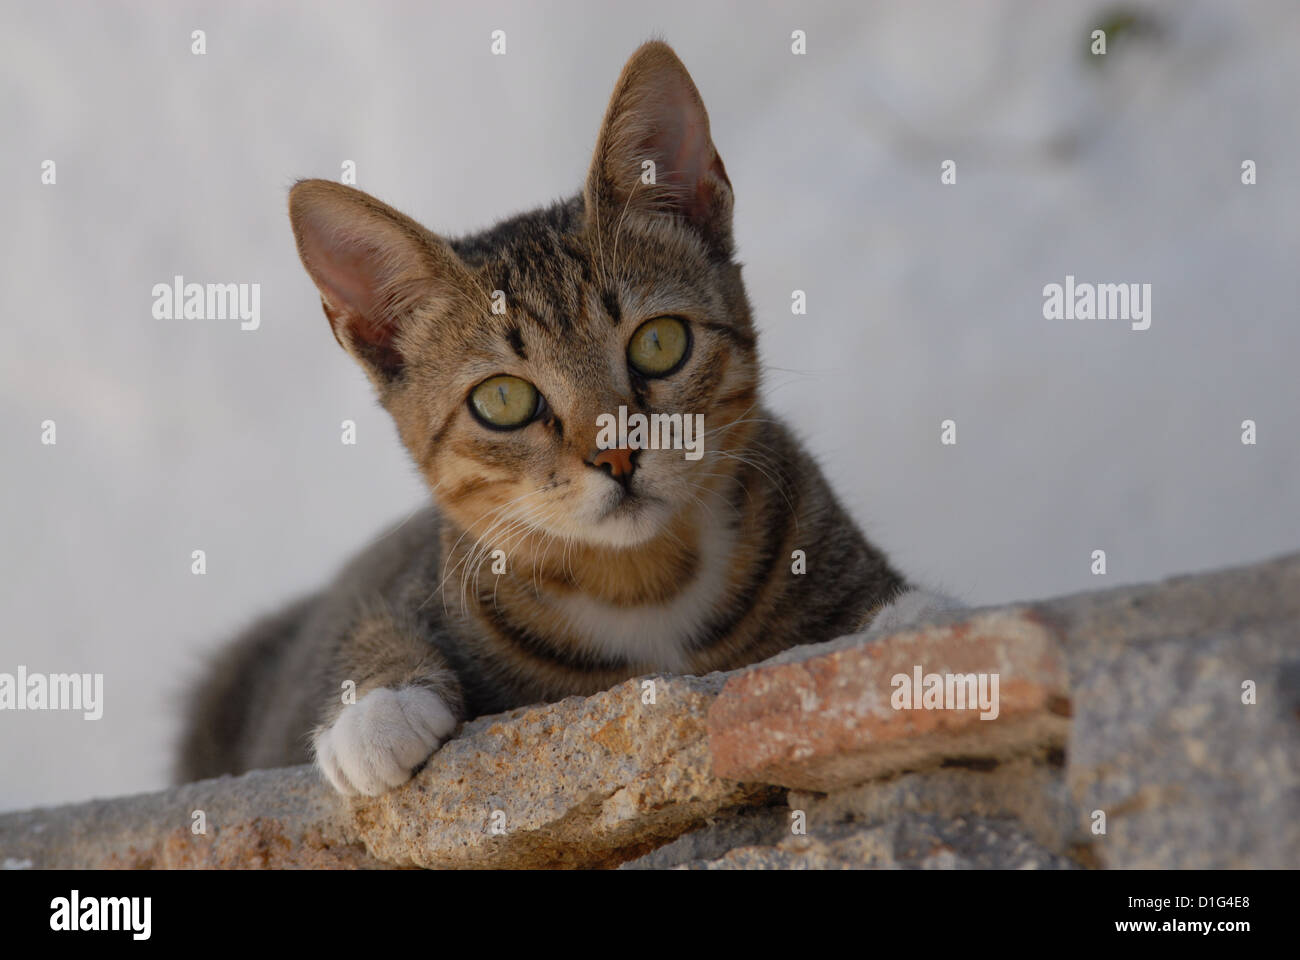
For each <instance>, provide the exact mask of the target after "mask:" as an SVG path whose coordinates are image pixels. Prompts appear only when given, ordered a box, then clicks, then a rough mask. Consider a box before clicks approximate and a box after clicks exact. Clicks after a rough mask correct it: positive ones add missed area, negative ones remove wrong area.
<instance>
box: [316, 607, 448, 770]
mask: <svg viewBox="0 0 1300 960" xmlns="http://www.w3.org/2000/svg"><path fill="white" fill-rule="evenodd" d="M335 679H337V680H338V683H337V684H335V687H334V689H336V690H340V691H342V689H343V687H344V685H345V682H346V681H347V680H351V681H353V683H355V685H356V686H355V702H345V701H344V699H343V697H342V696H341V695H340V696H339V697H338V698H337V702H335V703H333V704H331V705H330V707H329V708H327V710H326V712H325V718H324V722H322V723H321V724H320V725H319V726H318V727H317V728H316V730H315V731H314V732H313V734H312V746H313V752H314V754H315V757H316V764H317V766H319V767H320V769H321V772H322V773H324V775H325V777H326V778H327V779H328V780H329V782H330V783H331V784H333V786H334V789H336V790H338V791H339V793H343V794H357V793H363V794H367V795H369V796H375V795H377V794H380V793H383V792H384V791H386V790H391V789H392V788H393V787H397V786H400V785H401V784H403V783H405V782H406V781H407V780H409V779H410V778H411V776H412V774H413V773H414V772H415V770H416V769H418V768H419V766H420V765H421V764H423V763H424V761H425V760H427V759H428V757H429V755H430V754H431V753H433V752H434V751H435V750H437V749H438V747H440V746H442V744H443V742H444V741H445V740H446V739H447V738H448V737H449V736H450V735H451V733H452V731H454V730H455V729H456V727H457V725H458V724H459V723H460V721H461V720H463V719H464V715H463V714H464V707H463V698H462V696H461V690H460V683H459V681H458V680H457V678H456V675H455V673H453V672H452V670H451V669H450V667H449V666H448V665H447V662H446V661H445V660H444V659H443V657H442V655H441V654H439V653H438V651H437V650H436V649H434V647H433V646H432V644H430V643H429V641H428V639H427V638H425V637H423V636H421V634H420V632H419V630H418V629H416V628H415V627H414V626H413V625H412V624H410V623H407V622H403V621H402V620H401V619H400V618H398V617H395V616H394V615H393V614H392V613H391V612H389V611H387V610H386V609H384V608H383V607H376V608H374V609H372V610H371V611H369V612H368V613H366V614H365V615H363V616H362V617H361V618H360V619H359V620H358V621H357V622H356V623H355V624H354V626H353V627H352V629H351V630H350V631H349V632H348V635H347V636H346V637H345V638H344V640H343V642H342V643H341V645H340V647H339V656H338V660H337V664H336V670H335Z"/></svg>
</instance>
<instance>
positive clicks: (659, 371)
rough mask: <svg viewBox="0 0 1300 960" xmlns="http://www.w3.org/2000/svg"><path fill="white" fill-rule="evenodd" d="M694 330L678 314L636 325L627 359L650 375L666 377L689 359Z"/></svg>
mask: <svg viewBox="0 0 1300 960" xmlns="http://www.w3.org/2000/svg"><path fill="white" fill-rule="evenodd" d="M690 349H691V332H690V330H688V329H687V328H686V324H685V323H683V322H682V321H681V320H678V319H677V318H676V317H655V318H654V319H653V320H647V321H646V322H645V323H643V324H641V326H639V327H637V328H636V333H634V334H632V342H631V343H629V344H628V345H627V362H628V363H630V364H632V368H633V369H634V370H636V371H637V373H640V374H642V375H643V376H647V377H666V376H667V375H668V374H670V373H672V372H673V371H674V370H676V369H677V368H678V367H680V366H681V365H682V363H683V362H684V361H685V360H686V354H687V353H688V352H689V351H690Z"/></svg>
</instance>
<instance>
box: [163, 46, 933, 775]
mask: <svg viewBox="0 0 1300 960" xmlns="http://www.w3.org/2000/svg"><path fill="white" fill-rule="evenodd" d="M647 161H650V162H651V163H652V164H653V167H652V170H653V172H654V175H653V176H652V177H651V178H649V180H647V179H646V178H645V177H644V172H645V170H646V169H647V168H646V162H647ZM731 203H732V200H731V187H730V183H729V182H728V180H727V177H726V173H725V170H724V169H723V167H722V163H721V160H720V159H719V158H718V156H717V153H716V151H715V150H714V148H713V144H712V141H711V139H710V137H709V133H708V119H707V115H706V114H705V112H704V108H703V105H702V103H701V102H700V100H699V96H698V93H696V91H695V88H694V85H693V84H692V83H691V80H690V78H689V76H688V75H687V74H686V71H685V68H683V67H682V66H681V64H680V62H679V61H678V60H677V58H676V57H675V56H674V55H673V53H672V52H671V51H670V50H669V49H668V48H667V47H666V46H665V45H663V44H658V43H652V44H647V45H646V46H644V47H643V48H641V50H639V51H638V52H637V53H636V54H635V55H634V56H633V58H632V59H631V60H630V61H629V63H628V66H627V67H626V68H625V70H624V72H623V76H622V77H621V78H620V80H619V83H618V85H617V87H616V89H615V92H614V96H613V98H612V99H611V101H610V106H609V111H608V113H607V115H606V120H605V125H604V127H603V128H602V132H601V136H600V138H599V141H598V143H597V147H596V154H595V157H594V159H593V164H592V169H591V172H590V173H589V175H588V179H587V185H586V189H585V190H584V192H583V193H582V194H581V195H580V196H578V197H575V198H573V199H572V200H570V201H567V202H564V203H560V204H556V205H554V206H552V207H551V208H549V209H545V210H541V211H537V212H534V213H531V214H526V215H523V216H520V217H515V218H513V219H511V220H509V221H506V222H505V223H503V224H500V225H498V226H497V227H495V228H493V229H491V230H489V231H486V232H484V233H482V234H478V235H476V236H473V237H468V238H465V239H462V240H455V241H445V240H442V239H440V238H438V237H436V236H435V235H433V234H431V233H429V232H428V231H427V230H425V229H424V228H423V227H421V226H419V225H418V224H416V223H415V222H414V221H412V220H410V219H409V218H406V217H404V216H402V215H401V214H399V213H397V212H396V211H394V210H392V209H391V208H388V207H386V206H384V205H383V204H381V203H379V202H378V201H376V200H374V199H373V198H371V197H368V196H366V195H365V194H362V193H360V192H359V191H356V190H351V189H350V188H347V187H342V186H339V185H337V184H332V183H328V182H324V181H304V182H303V183H300V184H299V185H298V186H297V187H295V188H294V191H293V192H292V194H291V197H290V214H291V218H292V220H293V224H294V229H295V233H296V235H297V238H298V245H299V252H300V254H301V255H302V258H303V262H304V265H305V266H306V267H307V270H308V272H309V273H310V274H311V275H312V277H313V279H314V280H315V281H316V283H317V286H318V287H319V288H320V291H321V296H322V303H323V305H324V307H325V312H326V315H327V316H328V317H329V319H330V321H331V324H332V326H333V329H334V333H335V336H336V338H337V339H338V340H339V342H340V343H341V344H342V345H343V346H344V347H345V348H346V349H347V350H348V351H349V352H350V353H352V354H353V356H354V357H356V359H357V360H358V361H359V362H360V363H361V365H362V366H363V368H364V369H365V370H366V372H367V374H368V375H369V376H370V378H371V380H372V382H373V383H374V385H375V387H376V390H377V392H378V394H379V397H380V400H381V402H382V403H383V404H384V405H385V407H386V408H387V409H388V410H389V411H390V412H391V413H392V415H393V416H394V419H395V420H396V422H397V425H398V428H399V433H400V434H401V436H402V439H403V442H404V443H405V444H406V446H407V448H408V449H409V450H410V452H411V454H412V456H413V458H414V460H415V462H416V464H417V465H418V467H419V468H420V470H421V472H422V473H423V474H424V475H425V477H426V478H427V480H428V482H429V485H430V488H431V490H432V491H433V495H434V500H435V503H436V504H437V506H436V507H435V508H430V509H427V510H425V511H422V512H420V513H418V514H416V515H415V516H414V517H412V518H409V519H408V520H407V522H405V523H403V524H400V525H399V526H398V527H396V528H395V529H394V530H392V531H390V532H389V533H387V534H385V535H384V536H383V537H381V538H380V539H379V540H378V541H377V542H376V543H375V544H374V545H373V546H372V547H371V548H370V549H369V550H368V551H366V552H365V553H364V554H363V555H362V556H360V557H359V558H357V559H356V560H355V561H354V562H353V563H352V564H350V565H349V567H348V568H347V569H346V570H345V571H344V572H343V573H342V574H341V575H340V576H339V578H338V579H337V580H336V581H335V582H334V583H333V584H332V585H330V586H329V587H328V588H327V589H326V590H324V591H323V592H322V593H320V594H318V595H316V596H314V597H312V598H309V599H307V600H304V601H301V602H299V603H298V604H296V605H294V606H293V607H292V608H290V609H289V610H287V611H285V612H284V613H282V614H279V615H277V616H274V617H272V618H269V619H268V620H266V621H263V622H262V623H260V624H258V625H257V626H256V627H254V628H253V629H252V630H251V631H249V633H248V634H246V635H245V636H244V637H243V638H242V639H241V640H240V641H238V642H237V643H236V644H235V645H234V646H233V647H231V648H230V649H229V650H227V651H226V652H225V653H224V654H223V655H222V657H221V658H220V659H219V660H218V661H216V662H215V663H214V664H213V666H212V668H211V669H210V671H209V674H208V676H207V677H206V678H205V681H204V683H203V685H202V687H201V689H200V690H199V691H198V694H197V696H196V698H195V704H194V710H193V714H192V717H191V721H190V726H189V729H188V732H187V734H186V737H185V740H184V742H183V744H182V750H181V759H180V764H179V770H178V772H179V774H180V776H181V778H182V779H186V780H189V779H197V778H201V777H207V776H214V775H217V774H220V773H225V772H238V771H242V770H245V769H251V768H256V767H264V766H275V765H282V764H288V763H296V762H302V761H305V760H307V759H308V758H309V757H311V756H312V754H313V753H314V755H315V757H316V760H317V762H318V763H319V764H320V766H321V769H322V770H323V771H324V773H325V774H326V776H327V777H328V778H329V779H330V780H331V782H332V783H333V784H334V785H335V786H336V787H337V788H338V789H339V790H340V791H341V792H345V793H351V792H362V793H372V794H373V793H378V792H380V791H382V790H384V789H387V788H389V787H392V786H395V785H397V784H399V783H401V782H403V781H404V780H406V779H408V778H409V776H410V774H411V771H412V769H414V768H415V767H417V766H418V765H419V764H420V763H421V762H423V761H424V760H425V759H426V758H427V757H428V755H429V753H430V752H431V751H433V750H435V749H436V748H437V747H438V745H439V744H440V743H441V742H442V741H443V740H445V739H446V737H447V736H449V735H451V733H452V732H453V730H454V729H455V727H456V725H457V724H458V723H459V722H460V721H462V720H464V719H467V718H470V717H474V716H477V715H480V714H483V713H489V712H495V711H499V710H503V709H507V708H511V707H515V706H520V705H523V704H528V703H534V702H539V701H548V700H555V699H559V698H562V697H565V696H569V695H573V694H590V693H593V692H596V691H598V690H602V689H605V688H607V687H610V686H612V685H614V684H616V683H618V682H620V681H622V680H625V679H627V678H629V677H633V676H638V675H643V674H651V673H706V672H709V671H712V670H723V669H731V668H735V667H738V666H742V665H744V664H748V663H753V662H756V661H758V660H761V659H764V658H766V657H768V656H771V655H773V654H775V653H778V652H779V651H781V650H784V649H786V648H788V647H790V646H793V645H795V644H800V643H816V642H820V641H824V640H830V639H833V638H835V637H836V636H839V635H841V634H844V633H851V632H854V631H855V630H858V629H861V628H862V627H863V626H864V625H866V624H867V623H868V622H871V621H872V618H873V616H875V614H876V613H877V612H878V611H879V610H880V609H881V608H884V607H886V606H888V605H890V604H891V603H893V602H894V601H896V600H897V599H898V598H899V597H900V595H903V594H904V592H905V591H906V590H907V586H906V584H905V583H904V580H903V578H902V577H901V576H899V575H898V574H897V573H896V572H895V571H894V570H893V569H892V568H891V567H890V566H889V564H888V562H887V561H886V559H885V558H884V556H883V555H882V554H881V553H880V552H879V551H877V550H875V549H874V548H872V547H871V546H870V545H869V544H868V543H867V542H866V540H865V539H864V538H863V536H862V535H861V534H860V533H859V531H858V530H857V528H856V526H855V525H854V524H853V522H852V520H851V519H850V518H849V517H848V515H847V514H846V513H845V512H844V510H843V509H842V508H841V506H840V505H839V503H838V501H837V500H836V498H835V496H834V494H833V493H832V492H831V490H830V489H829V487H828V485H827V484H826V482H825V480H824V479H823V477H822V475H821V473H820V471H819V470H818V468H817V467H816V465H815V464H814V463H813V461H812V460H811V459H810V458H809V457H808V455H807V454H806V453H805V452H804V451H803V450H802V449H801V448H800V447H799V446H798V444H797V443H796V442H795V441H794V440H793V439H792V438H791V436H790V434H789V433H788V431H787V430H786V429H785V428H784V427H783V426H781V425H780V424H779V423H778V422H777V421H776V420H775V419H773V418H772V417H771V416H770V414H768V413H767V412H765V411H764V409H763V406H762V404H761V402H760V399H759V393H758V387H759V376H758V361H757V354H756V345H755V334H754V329H753V324H752V320H751V317H750V308H749V303H748V300H747V298H746V296H745V291H744V288H743V285H742V283H741V279H740V268H739V266H738V265H737V264H736V263H735V262H734V260H733V243H732V238H731ZM620 406H622V407H625V408H626V409H627V410H630V411H634V412H646V413H649V412H661V413H664V414H670V413H680V414H683V415H687V416H689V415H693V414H695V413H700V414H703V416H704V424H705V428H706V429H705V431H704V434H703V440H704V446H703V456H702V457H701V458H700V459H698V460H691V459H688V458H686V457H684V456H683V452H682V450H680V449H662V448H658V449H656V448H649V447H647V445H646V444H645V443H644V442H642V443H638V444H633V443H628V444H626V445H624V446H619V447H616V448H611V447H609V446H608V445H602V444H601V443H600V442H598V437H599V432H598V428H597V424H598V422H599V418H600V417H602V416H603V415H613V414H615V413H616V412H617V411H618V409H619V407H620ZM911 603H912V605H913V606H917V603H916V600H915V596H914V595H913V599H912V600H911ZM925 607H926V603H924V602H923V603H921V604H920V605H919V609H921V610H924V609H925ZM893 609H894V610H897V609H901V608H900V607H898V606H897V605H896V606H895V607H894V608H893ZM877 622H878V623H885V622H891V623H892V622H894V621H892V620H890V618H889V617H880V618H877ZM349 682H350V683H349ZM350 687H351V688H352V689H354V690H355V703H349V702H348V698H347V696H346V695H347V693H348V692H349V688H350Z"/></svg>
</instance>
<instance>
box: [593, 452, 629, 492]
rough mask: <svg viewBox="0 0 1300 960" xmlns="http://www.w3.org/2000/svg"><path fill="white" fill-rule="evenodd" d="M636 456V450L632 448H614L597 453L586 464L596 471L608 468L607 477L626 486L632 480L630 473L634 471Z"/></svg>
mask: <svg viewBox="0 0 1300 960" xmlns="http://www.w3.org/2000/svg"><path fill="white" fill-rule="evenodd" d="M636 455H637V450H636V449H635V448H633V447H615V448H612V449H609V450H601V451H598V452H597V453H596V455H595V456H593V457H592V458H591V459H590V460H588V461H587V462H588V463H590V464H591V465H592V466H593V467H596V468H598V469H599V468H600V467H606V466H607V467H609V475H610V476H611V477H613V478H614V479H615V480H617V481H619V482H620V483H622V484H623V485H624V486H627V482H628V481H629V480H631V479H632V473H633V472H634V471H635V470H636Z"/></svg>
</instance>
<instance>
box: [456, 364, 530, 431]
mask: <svg viewBox="0 0 1300 960" xmlns="http://www.w3.org/2000/svg"><path fill="white" fill-rule="evenodd" d="M469 400H470V404H469V405H470V409H472V410H473V411H474V414H475V415H476V416H477V417H478V418H479V420H481V421H482V422H483V423H485V424H487V425H488V426H489V427H495V428H497V429H498V430H513V429H515V428H516V427H522V426H523V425H524V424H526V423H528V422H530V421H531V420H532V419H533V417H535V416H536V415H537V411H538V410H540V409H541V405H542V397H541V394H539V393H538V392H537V388H536V387H534V386H533V385H532V384H531V383H529V382H528V381H527V380H520V379H519V378H518V377H511V376H506V375H505V374H499V375H498V376H495V377H488V379H486V380H484V381H483V382H482V383H480V384H479V385H478V386H477V387H475V388H474V389H473V391H472V392H471V393H470V395H469Z"/></svg>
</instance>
